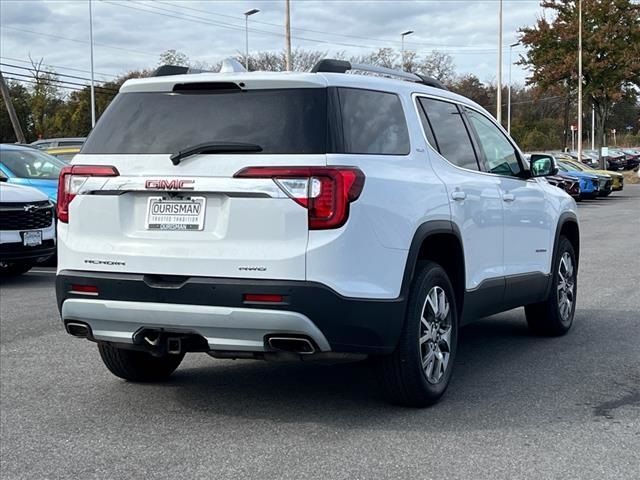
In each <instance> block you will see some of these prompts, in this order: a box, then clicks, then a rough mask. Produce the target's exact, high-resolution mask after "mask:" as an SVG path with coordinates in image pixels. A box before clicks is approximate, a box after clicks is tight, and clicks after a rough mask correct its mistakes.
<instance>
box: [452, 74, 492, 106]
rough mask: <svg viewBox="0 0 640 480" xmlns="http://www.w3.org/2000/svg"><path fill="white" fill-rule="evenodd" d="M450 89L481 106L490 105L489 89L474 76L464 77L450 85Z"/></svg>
mask: <svg viewBox="0 0 640 480" xmlns="http://www.w3.org/2000/svg"><path fill="white" fill-rule="evenodd" d="M449 88H450V89H451V90H452V91H454V92H455V93H458V94H460V95H464V96H465V97H467V98H470V99H471V100H473V101H474V102H476V103H479V104H480V105H489V104H490V103H491V97H490V96H489V92H488V90H487V87H486V86H485V85H484V84H483V83H482V82H481V81H480V79H479V78H478V77H476V76H475V75H473V74H467V75H463V76H462V77H460V78H458V79H456V80H455V81H453V82H450V83H449Z"/></svg>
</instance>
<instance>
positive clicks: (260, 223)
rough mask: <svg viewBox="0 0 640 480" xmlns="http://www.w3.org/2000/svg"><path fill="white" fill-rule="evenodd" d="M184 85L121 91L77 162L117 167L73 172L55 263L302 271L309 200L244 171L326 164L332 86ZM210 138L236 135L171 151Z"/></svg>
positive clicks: (178, 271) (207, 272) (199, 272)
mask: <svg viewBox="0 0 640 480" xmlns="http://www.w3.org/2000/svg"><path fill="white" fill-rule="evenodd" d="M188 85H189V87H188V88H184V89H182V90H180V89H178V90H177V91H176V89H175V88H174V89H173V90H172V91H170V92H130V93H121V94H119V95H118V97H117V98H116V99H115V100H114V102H113V103H112V104H111V106H110V107H109V109H108V110H107V112H105V114H104V115H103V117H102V118H101V119H100V121H99V122H98V125H97V126H96V128H95V129H94V131H93V132H92V134H91V136H90V137H89V138H88V140H87V142H86V143H85V145H84V147H83V150H82V152H81V154H79V155H77V156H76V157H75V158H74V160H73V162H72V164H73V167H72V168H76V169H77V168H80V169H82V168H85V167H79V166H80V165H92V166H111V167H113V169H112V170H107V171H106V172H105V171H103V172H102V174H96V171H95V169H94V170H91V168H93V167H90V169H89V170H76V172H78V173H77V174H73V175H70V176H69V179H68V182H70V184H71V185H72V188H73V189H74V190H73V191H74V193H76V196H75V197H74V198H73V199H72V200H71V201H70V203H69V205H68V220H67V222H68V223H65V222H64V221H62V222H61V224H60V227H61V228H60V237H61V242H60V243H61V246H60V254H59V255H60V262H59V265H60V267H59V268H61V269H62V268H64V269H78V270H99V271H118V272H131V273H145V274H148V273H156V274H164V275H190V276H216V277H237V278H269V279H292V280H303V279H304V278H305V251H306V246H307V241H308V217H307V210H306V209H305V208H304V207H303V206H301V205H299V204H298V203H296V202H295V201H293V200H292V199H291V198H289V196H288V194H287V193H286V189H285V188H283V187H282V186H281V185H279V184H278V183H277V182H276V181H274V180H273V179H271V178H237V177H236V174H237V173H238V172H240V171H241V170H243V169H245V168H247V167H256V166H257V167H260V166H269V167H274V166H292V165H295V166H324V165H326V141H327V133H326V132H327V114H326V109H327V106H326V105H327V101H326V95H327V94H326V89H325V88H292V89H283V88H279V89H273V88H270V89H260V88H256V89H252V90H248V89H240V88H238V86H237V85H235V84H233V85H231V84H226V83H225V84H219V83H217V84H216V83H211V82H208V83H206V84H204V83H203V84H197V83H191V84H188ZM205 142H218V143H221V144H225V145H231V146H230V147H229V148H226V149H223V151H218V152H213V153H212V152H211V151H205V152H203V153H199V154H195V155H192V156H187V157H185V158H182V159H181V161H180V162H179V163H178V164H174V162H172V160H171V155H172V154H175V153H177V152H180V151H183V150H185V149H188V148H190V147H193V146H196V145H200V144H203V143H205ZM237 144H242V145H245V146H246V145H253V146H257V147H259V148H258V149H259V150H260V151H259V152H251V153H247V152H246V151H244V150H243V149H242V148H239V149H238V150H240V151H237V152H236V151H235V150H234V145H237ZM250 150H251V149H250ZM110 171H111V172H112V173H109V172H110ZM87 172H88V173H87ZM92 172H93V173H92ZM85 173H86V175H85ZM98 173H99V171H98Z"/></svg>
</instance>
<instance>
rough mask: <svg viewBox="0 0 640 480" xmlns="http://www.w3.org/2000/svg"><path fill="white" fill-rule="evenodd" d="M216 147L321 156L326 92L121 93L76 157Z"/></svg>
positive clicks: (291, 90) (324, 127) (290, 90)
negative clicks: (247, 147) (229, 144)
mask: <svg viewBox="0 0 640 480" xmlns="http://www.w3.org/2000/svg"><path fill="white" fill-rule="evenodd" d="M217 141H220V142H240V143H252V144H257V145H260V146H261V147H262V152H261V153H262V154H291V153H298V154H314V153H326V151H327V90H326V89H325V88H300V89H269V90H249V91H240V90H218V91H215V92H211V93H202V92H199V91H194V92H190V93H174V92H144V93H140V92H132V93H121V94H119V95H118V96H117V97H116V98H115V100H114V101H113V102H112V103H111V105H110V106H109V108H108V109H107V111H105V113H104V114H103V115H102V118H100V121H99V122H98V125H97V126H96V128H95V129H94V131H93V132H92V133H91V135H90V136H89V138H88V139H87V141H86V142H85V144H84V147H83V148H82V153H102V154H120V153H123V154H151V153H176V152H178V151H180V150H183V149H185V148H188V147H191V146H194V145H198V144H201V143H205V142H217Z"/></svg>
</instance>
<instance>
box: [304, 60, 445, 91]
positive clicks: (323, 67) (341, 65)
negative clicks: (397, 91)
mask: <svg viewBox="0 0 640 480" xmlns="http://www.w3.org/2000/svg"><path fill="white" fill-rule="evenodd" d="M349 70H354V71H359V72H368V73H377V74H379V75H384V76H387V77H394V78H399V79H401V80H406V81H408V82H415V83H420V84H422V85H427V86H429V87H434V88H439V89H441V90H448V88H447V87H445V86H444V85H443V84H442V82H440V81H439V80H436V79H435V78H431V77H427V76H424V75H418V74H416V73H409V72H403V71H401V70H394V69H392V68H385V67H378V66H376V65H366V64H363V63H351V62H348V61H346V60H335V59H331V58H325V59H323V60H320V61H319V62H318V63H316V64H315V65H314V66H313V68H312V69H311V72H312V73H318V72H326V73H346V72H347V71H349Z"/></svg>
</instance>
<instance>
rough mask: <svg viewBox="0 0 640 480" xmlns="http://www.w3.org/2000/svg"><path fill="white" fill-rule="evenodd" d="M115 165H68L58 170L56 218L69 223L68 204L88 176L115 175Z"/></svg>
mask: <svg viewBox="0 0 640 480" xmlns="http://www.w3.org/2000/svg"><path fill="white" fill-rule="evenodd" d="M118 175H119V173H118V170H117V169H116V167H112V166H110V165H69V166H67V167H64V168H63V169H62V170H61V171H60V177H59V178H58V204H57V206H56V213H57V215H58V220H60V221H61V222H62V223H69V204H70V203H71V200H73V199H74V197H75V196H76V195H77V194H78V192H80V191H81V189H82V186H83V185H84V184H85V182H86V181H87V180H88V179H89V178H90V177H117V176H118Z"/></svg>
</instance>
